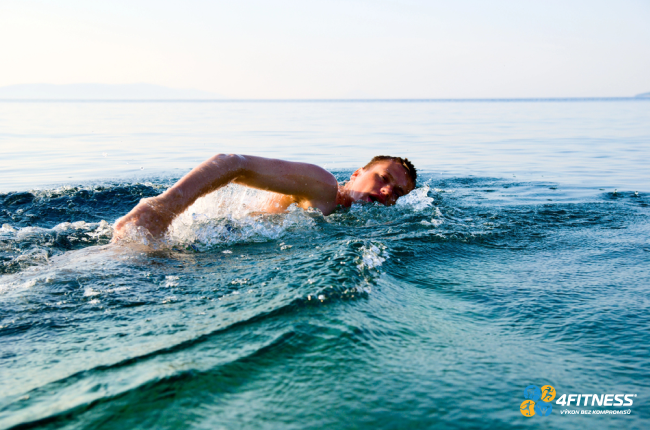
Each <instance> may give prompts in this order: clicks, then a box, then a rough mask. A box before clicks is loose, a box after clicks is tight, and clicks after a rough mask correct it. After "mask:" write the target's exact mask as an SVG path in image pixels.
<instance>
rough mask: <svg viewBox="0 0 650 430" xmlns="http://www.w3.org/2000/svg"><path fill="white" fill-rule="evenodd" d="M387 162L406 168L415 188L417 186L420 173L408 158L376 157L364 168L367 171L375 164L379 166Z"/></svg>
mask: <svg viewBox="0 0 650 430" xmlns="http://www.w3.org/2000/svg"><path fill="white" fill-rule="evenodd" d="M386 160H390V161H394V162H396V163H399V164H401V165H402V167H404V169H405V170H406V173H408V174H409V177H410V178H411V180H412V181H413V186H415V180H416V179H417V177H418V172H417V170H415V166H413V163H411V162H410V161H409V159H408V158H402V157H391V156H390V155H377V156H375V157H372V160H370V162H369V163H368V164H366V165H365V166H363V168H364V169H367V168H368V167H370V166H372V165H373V164H377V163H379V162H380V161H386Z"/></svg>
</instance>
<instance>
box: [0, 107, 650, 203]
mask: <svg viewBox="0 0 650 430" xmlns="http://www.w3.org/2000/svg"><path fill="white" fill-rule="evenodd" d="M0 121H2V127H0V171H2V172H3V175H2V176H3V177H2V179H3V180H2V182H1V183H0V191H5V192H6V191H22V190H27V189H30V188H33V187H43V186H51V185H52V184H55V185H60V184H70V185H78V184H88V183H92V182H94V181H97V180H106V179H118V180H128V181H129V182H131V181H133V179H134V178H138V179H139V180H146V179H150V178H154V177H155V178H159V177H160V176H161V175H169V176H173V177H177V176H180V175H182V173H185V172H186V171H187V170H189V169H190V168H192V167H194V166H195V165H196V164H198V163H199V162H201V161H203V160H204V159H206V158H208V157H209V156H211V155H214V154H215V153H218V152H234V153H250V154H255V155H261V156H267V157H279V158H284V159H289V160H293V161H304V162H310V163H315V164H319V165H321V166H323V167H325V168H328V169H330V170H332V169H356V168H358V167H359V166H360V165H363V164H365V163H366V162H367V161H368V160H369V159H370V158H372V157H373V156H374V155H377V154H395V155H402V156H407V157H409V158H410V159H411V160H413V161H414V163H415V165H416V167H418V168H420V169H426V170H429V171H432V172H436V173H441V174H442V175H443V176H445V175H447V176H448V175H452V176H456V175H463V176H467V175H475V176H490V177H512V175H515V176H516V177H517V178H518V180H524V181H530V180H533V181H539V180H545V181H559V182H561V183H562V184H565V185H566V184H572V185H581V186H590V187H605V188H608V190H610V191H611V190H613V189H614V188H618V189H623V190H631V191H648V190H647V184H648V183H650V174H649V173H648V169H646V168H645V164H646V163H645V160H647V159H648V158H650V145H649V144H648V142H650V100H644V99H636V100H619V101H600V102H594V101H591V102H588V101H581V102H579V101H573V102H572V101H568V102H560V101H555V102H429V103H419V102H418V103H413V102H411V103H409V102H402V103H397V102H394V103H390V102H389V103H361V102H357V103H349V102H348V103H322V102H321V103H319V102H309V103H308V102H305V103H282V102H276V103H270V102H267V103H264V102H259V103H254V102H215V103H205V102H197V103H182V102H179V103H173V102H167V103H161V102H158V103H156V102H152V103H142V102H140V103H138V102H131V103H129V102H112V103H101V102H96V103H63V102H61V103H54V102H41V103H37V102H31V103H8V102H0ZM644 187H645V188H644Z"/></svg>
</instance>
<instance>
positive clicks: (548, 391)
mask: <svg viewBox="0 0 650 430" xmlns="http://www.w3.org/2000/svg"><path fill="white" fill-rule="evenodd" d="M554 398H555V388H553V387H552V386H550V385H544V386H543V387H542V400H543V401H545V402H552V401H553V399H554Z"/></svg>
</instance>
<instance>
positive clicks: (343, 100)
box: [0, 96, 650, 103]
mask: <svg viewBox="0 0 650 430" xmlns="http://www.w3.org/2000/svg"><path fill="white" fill-rule="evenodd" d="M629 100H650V97H639V96H623V97H503V98H499V97H491V98H331V99H328V98H304V99H302V98H287V99H276V98H269V99H261V98H260V99H255V98H250V99H249V98H241V99H239V98H215V99H127V98H125V99H74V98H70V99H67V98H61V99H52V98H45V99H41V98H7V99H2V98H0V103H2V102H12V103H13V102H74V103H77V102H87V103H93V102H114V103H120V102H141V103H160V102H163V103H164V102H167V103H168V102H185V103H224V102H226V103H227V102H257V103H263V102H271V103H273V102H276V103H277V102H284V103H287V102H289V103H291V102H294V103H295V102H302V103H309V102H312V103H314V102H321V103H347V102H357V103H360V102H363V103H381V102H384V103H386V102H398V103H399V102H420V103H427V102H557V101H629Z"/></svg>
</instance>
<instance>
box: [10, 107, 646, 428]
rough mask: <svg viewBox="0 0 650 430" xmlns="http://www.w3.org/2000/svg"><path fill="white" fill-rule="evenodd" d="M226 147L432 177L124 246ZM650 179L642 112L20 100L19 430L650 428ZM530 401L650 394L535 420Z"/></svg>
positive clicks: (202, 206) (219, 208) (204, 203)
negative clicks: (405, 168) (147, 200)
mask: <svg viewBox="0 0 650 430" xmlns="http://www.w3.org/2000/svg"><path fill="white" fill-rule="evenodd" d="M217 152H239V153H252V154H257V155H263V156H274V157H280V158H284V159H289V160H296V161H306V162H311V163H315V164H319V165H321V166H324V167H326V168H328V169H330V170H331V171H333V172H334V173H335V174H336V176H337V178H338V179H339V180H340V181H344V180H345V179H346V178H347V177H349V175H350V173H351V172H352V171H353V170H354V169H355V168H357V167H359V166H360V165H362V164H363V163H364V162H366V161H367V159H369V158H370V157H371V156H373V155H376V154H379V153H382V154H383V153H387V154H396V155H404V156H408V157H409V158H411V159H412V160H413V161H414V163H415V164H416V166H417V167H419V168H420V172H421V173H420V179H419V181H418V189H417V190H416V191H415V192H413V193H411V194H410V195H409V196H407V197H405V198H403V199H401V200H400V202H399V204H398V205H397V206H394V207H390V208H384V207H379V206H373V205H369V206H368V205H366V206H353V207H352V208H350V209H346V210H341V211H339V212H336V213H335V214H333V215H331V216H328V217H323V216H322V215H321V214H320V213H318V212H316V211H303V210H300V209H294V208H291V209H290V210H289V211H288V212H287V213H285V214H277V215H267V214H262V213H259V211H258V210H257V208H259V206H260V204H261V203H262V202H263V201H264V200H265V199H266V198H267V197H268V196H267V195H265V194H264V193H262V192H260V191H254V190H246V189H243V188H241V187H227V188H224V189H222V190H220V191H218V192H217V193H215V194H212V195H209V196H207V197H205V198H204V199H201V200H199V201H197V203H196V204H195V205H194V206H193V207H192V208H191V209H190V210H188V212H186V213H185V214H183V215H182V216H181V217H179V219H177V220H176V221H175V222H174V224H173V226H172V228H171V230H170V234H169V237H168V240H167V244H166V246H164V247H160V248H159V249H157V250H151V249H149V248H146V247H144V246H142V245H138V244H137V243H134V244H131V245H130V246H115V245H110V244H109V241H110V238H111V235H112V224H113V223H114V221H115V220H116V219H118V218H119V217H120V216H122V215H123V214H125V213H126V212H128V210H129V209H130V208H131V207H133V206H134V205H135V204H136V203H137V202H138V201H139V199H141V198H143V197H149V196H154V195H157V194H159V193H160V192H162V191H164V190H165V189H166V188H167V187H168V186H170V185H171V184H172V183H173V182H174V181H175V180H176V179H178V178H179V177H180V176H182V175H183V174H184V173H185V172H187V171H188V170H189V169H190V168H191V167H192V166H194V165H196V164H197V163H199V162H200V161H202V160H203V159H205V158H207V157H208V156H210V155H212V154H214V153H217ZM648 159H650V102H648V101H643V100H641V101H616V102H606V101H601V102H570V101H567V102H552V103H551V102H536V103H534V102H526V103H525V102H474V103H469V102H465V103H460V102H458V103H451V102H449V103H413V102H411V103H408V102H403V103H322V102H320V103H319V102H312V103H307V102H302V103H270V102H266V103H262V102H260V103H250V102H249V103H243V102H240V103H235V102H228V103H226V102H218V103H205V102H203V103H128V102H121V103H117V102H115V103H33V102H32V103H0V169H1V170H0V172H1V173H0V175H1V176H0V178H1V182H0V191H1V193H0V225H1V226H2V227H1V228H0V387H1V390H0V428H12V427H16V426H18V427H19V428H32V427H33V428H36V427H38V428H57V429H58V428H69V429H72V428H102V429H104V428H106V429H108V428H116V429H125V428H206V429H214V428H228V429H230V428H282V429H290V428H295V429H309V428H313V429H322V428H368V429H370V428H372V429H375V428H395V429H402V428H432V427H438V428H470V427H472V428H510V427H512V428H515V427H520V426H523V425H525V426H527V427H531V428H575V429H581V428H585V427H587V426H588V427H591V428H644V426H645V425H646V424H647V423H648V420H650V402H649V401H648V398H649V397H650V377H649V376H648V371H647V369H649V368H650V350H649V349H650V347H649V345H650V330H649V327H650V312H649V310H650V294H649V290H650V287H649V286H650V240H649V239H648V238H649V237H650V209H649V206H648V205H649V204H650V173H649V172H650V170H649V169H647V160H648ZM530 384H536V385H539V386H541V385H546V384H550V385H553V386H554V387H555V388H556V390H557V392H558V395H559V394H562V393H617V394H618V393H635V394H637V397H635V398H634V404H633V406H631V407H629V408H618V409H629V410H630V414H629V415H614V416H602V415H598V416H596V415H590V416H586V415H563V414H561V412H562V410H563V409H576V408H575V407H572V408H564V407H562V406H559V405H556V404H553V412H552V414H551V415H550V416H548V417H540V416H534V417H530V418H526V417H524V416H523V415H522V414H521V413H520V412H519V406H520V404H521V403H522V402H523V400H524V398H523V390H524V388H525V387H526V386H528V385H530ZM577 409H592V408H591V407H588V408H587V407H581V408H577ZM596 409H608V408H605V407H602V408H596ZM609 409H612V408H611V407H610V408H609ZM615 409H616V408H615Z"/></svg>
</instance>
